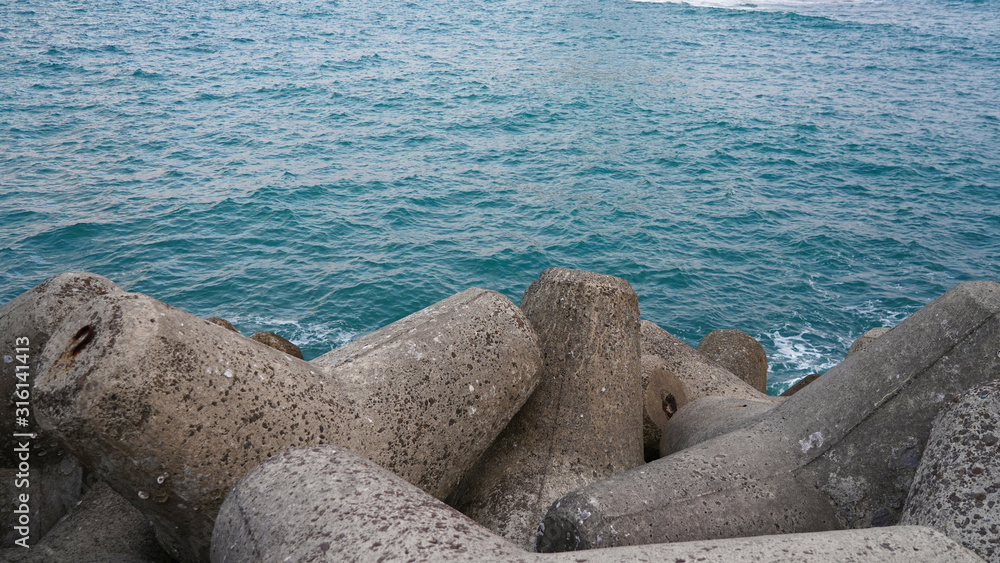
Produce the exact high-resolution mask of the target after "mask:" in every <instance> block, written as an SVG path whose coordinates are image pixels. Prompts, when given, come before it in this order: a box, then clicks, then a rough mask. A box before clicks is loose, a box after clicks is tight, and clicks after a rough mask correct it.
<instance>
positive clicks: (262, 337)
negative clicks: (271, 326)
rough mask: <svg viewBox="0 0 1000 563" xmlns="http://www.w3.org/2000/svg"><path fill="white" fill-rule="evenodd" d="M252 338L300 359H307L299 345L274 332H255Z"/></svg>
mask: <svg viewBox="0 0 1000 563" xmlns="http://www.w3.org/2000/svg"><path fill="white" fill-rule="evenodd" d="M250 340H253V341H255V342H260V343H261V344H263V345H265V346H270V347H271V348H274V349H275V350H281V351H282V352H284V353H286V354H288V355H289V356H291V357H293V358H298V359H300V360H303V359H305V358H304V357H303V356H302V350H299V347H298V346H296V345H295V344H292V343H291V342H289V341H288V340H286V339H285V338H283V337H281V336H278V335H277V334H274V333H273V332H255V333H253V334H251V335H250Z"/></svg>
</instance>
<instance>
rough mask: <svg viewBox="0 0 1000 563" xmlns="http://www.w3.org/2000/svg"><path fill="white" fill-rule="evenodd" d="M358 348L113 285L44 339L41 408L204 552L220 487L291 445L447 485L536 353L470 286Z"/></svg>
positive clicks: (501, 420)
mask: <svg viewBox="0 0 1000 563" xmlns="http://www.w3.org/2000/svg"><path fill="white" fill-rule="evenodd" d="M353 344H354V345H353V346H352V345H348V346H346V347H345V349H344V350H341V351H340V352H337V351H335V353H336V356H335V357H333V356H331V357H328V358H325V361H323V362H320V363H318V364H311V363H307V362H304V361H302V360H298V359H296V358H293V357H291V356H289V355H287V354H285V353H282V352H279V351H277V350H274V349H272V348H269V347H266V346H261V345H260V344H258V343H256V342H253V341H251V340H249V339H246V338H244V337H242V336H240V335H238V334H236V333H233V332H231V331H229V330H227V329H225V328H223V327H221V326H218V325H215V324H212V323H210V322H208V321H205V320H202V319H199V318H197V317H195V316H193V315H190V314H188V313H185V312H184V311H181V310H179V309H176V308H174V307H170V306H169V305H166V304H164V303H161V302H159V301H156V300H154V299H152V298H150V297H148V296H145V295H141V294H137V293H113V294H108V295H104V296H100V297H98V298H95V299H93V300H91V301H90V302H89V303H88V304H87V305H86V306H83V307H80V308H78V309H77V310H75V311H73V312H72V313H71V314H69V315H67V316H66V318H65V319H64V321H63V323H62V324H61V325H60V326H59V327H58V328H57V329H56V330H55V331H54V332H53V334H52V335H51V338H50V339H49V343H48V345H47V346H46V347H45V350H44V352H43V354H42V358H41V361H40V363H39V371H38V373H39V375H38V379H37V381H36V385H35V393H36V414H37V416H38V420H39V423H40V425H41V427H42V428H43V429H44V430H45V431H46V432H50V433H52V434H53V435H55V436H57V437H58V438H59V440H60V442H61V443H62V444H63V445H64V446H65V447H66V448H67V449H68V450H69V451H71V452H72V453H73V454H74V455H76V457H78V458H79V459H80V460H81V462H83V463H84V465H86V466H87V467H89V468H90V469H92V470H94V471H96V472H97V473H98V474H99V475H100V476H101V477H102V478H104V479H105V480H107V481H108V482H109V483H110V484H111V485H112V486H113V487H114V488H115V489H116V490H117V491H118V492H119V493H121V494H122V495H123V496H124V497H125V498H126V499H127V500H129V502H131V503H132V504H133V505H134V506H136V507H137V508H139V509H140V510H141V511H142V512H143V513H144V514H146V515H147V516H148V517H149V518H150V520H151V521H152V522H153V524H154V526H155V527H156V529H157V534H158V537H159V538H160V540H161V543H163V544H165V545H164V547H166V548H167V549H168V551H169V552H170V553H171V554H172V555H174V556H175V557H177V558H179V559H182V560H190V561H193V560H203V559H205V558H207V555H208V545H209V538H210V534H211V529H212V525H213V522H214V518H215V514H216V512H217V511H218V507H219V505H220V504H221V503H222V500H223V498H224V497H225V494H226V492H227V491H228V490H229V488H230V487H231V486H232V485H233V484H234V483H235V482H236V480H238V479H239V478H240V476H242V475H243V474H245V473H246V472H247V471H249V470H250V469H251V468H252V467H254V466H256V465H257V464H258V463H260V462H262V461H264V460H265V459H267V458H269V457H271V456H272V455H275V454H277V453H279V452H281V451H283V450H285V449H288V448H290V447H294V446H298V445H303V444H318V443H327V442H333V441H336V442H337V443H341V444H346V445H349V446H350V447H352V448H354V449H356V450H359V451H363V452H365V455H368V456H370V457H371V458H372V459H374V460H375V461H377V462H378V463H380V464H382V465H383V466H384V467H386V468H389V469H391V470H393V471H395V472H397V473H398V474H400V475H402V476H403V477H404V478H406V479H408V480H409V481H411V482H413V483H415V484H417V485H418V486H420V487H421V488H423V489H425V490H427V491H429V492H431V493H433V494H435V495H437V496H440V497H443V496H445V495H447V494H448V492H450V490H451V488H453V487H454V485H455V484H456V483H457V482H458V481H459V480H460V479H461V477H462V476H463V474H464V472H465V471H466V470H467V469H468V468H469V467H471V465H472V464H473V463H474V462H475V461H476V459H478V457H479V456H480V454H481V453H482V451H483V450H485V448H486V447H487V445H488V444H489V443H490V442H491V441H492V440H493V438H494V437H495V436H496V435H497V434H498V433H499V432H500V430H501V429H502V428H503V427H504V426H505V425H506V423H507V422H508V421H509V420H510V417H512V416H513V415H514V413H515V412H516V411H517V410H518V408H519V407H520V406H521V405H522V404H523V402H524V401H525V400H526V398H527V396H528V395H529V394H530V393H531V391H532V389H533V388H534V386H535V384H536V383H537V374H538V372H539V369H540V363H541V362H540V352H539V349H538V341H537V336H536V335H535V334H534V332H533V331H532V330H531V328H530V326H529V324H528V321H527V319H526V318H525V317H524V316H523V314H522V313H521V312H520V310H519V309H518V308H517V307H516V306H514V304H513V303H511V302H510V300H509V299H507V298H506V297H503V296H502V295H500V294H498V293H495V292H490V291H486V290H481V289H470V290H467V291H464V292H462V293H460V294H458V295H455V296H452V297H450V298H448V299H446V300H444V301H442V302H440V303H438V304H436V305H433V306H431V307H429V308H428V309H425V310H423V311H420V312H418V313H415V314H414V315H411V316H410V317H407V318H405V319H402V320H400V321H398V322H397V323H394V324H392V325H389V326H388V327H385V328H384V329H382V330H380V331H376V332H375V333H373V334H371V335H367V336H366V337H362V338H361V339H358V341H356V343H353ZM342 364H343V367H338V366H341V365H342Z"/></svg>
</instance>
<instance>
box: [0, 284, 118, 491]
mask: <svg viewBox="0 0 1000 563" xmlns="http://www.w3.org/2000/svg"><path fill="white" fill-rule="evenodd" d="M122 292H123V291H122V289H121V288H120V287H118V286H117V285H115V284H114V282H112V281H111V280H109V279H107V278H104V277H101V276H98V275H94V274H88V273H86V272H67V273H65V274H60V275H58V276H55V277H53V278H50V279H48V280H46V281H44V282H42V283H41V284H39V285H37V286H35V287H33V288H31V289H29V290H28V291H26V292H24V293H22V294H21V295H19V296H17V297H15V298H14V299H11V300H10V301H8V302H7V303H5V304H4V305H3V306H0V349H2V350H3V354H2V356H3V358H2V360H0V400H2V401H3V402H2V408H0V412H3V413H11V414H10V416H0V467H15V466H16V465H17V464H16V461H17V460H16V453H15V451H14V448H15V447H17V444H16V443H15V442H16V441H17V440H16V439H15V438H14V433H16V432H22V431H23V428H30V429H37V428H38V425H37V424H36V423H35V420H34V412H33V411H31V412H29V416H28V424H27V426H25V427H18V426H15V421H16V419H15V417H14V416H13V413H14V412H15V408H16V406H17V405H15V403H16V402H17V401H23V400H24V399H20V398H18V397H17V396H16V395H15V391H17V390H18V389H20V388H18V387H16V385H17V384H18V383H22V382H23V381H22V379H19V378H18V377H17V374H18V373H24V370H23V368H22V369H20V370H19V369H18V367H17V366H19V365H23V362H21V361H20V359H22V358H21V356H23V359H25V360H27V366H28V368H29V369H28V370H27V373H28V376H27V377H25V378H23V379H25V380H27V383H28V384H29V386H33V385H34V383H35V379H36V378H37V376H38V369H37V368H38V360H39V357H40V356H41V354H42V348H43V347H44V346H45V343H46V342H47V341H48V339H49V335H50V334H51V333H52V331H53V330H55V328H56V327H57V326H59V324H60V323H61V322H62V320H63V318H64V317H66V315H68V314H70V313H71V312H73V311H74V310H75V309H76V308H77V307H79V306H80V305H83V304H86V303H87V302H88V301H90V300H91V299H93V298H94V297H96V296H99V295H104V294H106V293H122ZM20 339H27V341H28V346H27V348H28V350H27V354H24V353H23V352H19V351H17V350H18V349H19V348H24V346H23V345H22V343H23V342H24V340H20ZM29 389H30V387H29ZM29 397H30V395H29ZM29 401H30V399H29ZM33 447H35V448H38V449H39V450H40V451H38V452H36V454H33V455H34V456H35V457H36V459H37V457H38V455H37V454H42V453H43V452H45V451H47V450H48V449H50V448H54V447H57V446H56V444H54V443H52V442H50V441H49V440H47V439H46V437H45V436H39V438H37V439H35V440H34V444H33ZM77 499H79V497H77ZM74 502H75V501H74Z"/></svg>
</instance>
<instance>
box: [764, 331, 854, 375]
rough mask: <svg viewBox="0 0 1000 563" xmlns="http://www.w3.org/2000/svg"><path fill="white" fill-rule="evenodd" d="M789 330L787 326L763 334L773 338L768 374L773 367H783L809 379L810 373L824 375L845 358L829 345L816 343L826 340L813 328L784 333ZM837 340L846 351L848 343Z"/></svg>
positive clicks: (840, 352)
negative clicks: (807, 376) (783, 332)
mask: <svg viewBox="0 0 1000 563" xmlns="http://www.w3.org/2000/svg"><path fill="white" fill-rule="evenodd" d="M788 328H789V327H787V326H786V327H783V328H782V329H779V330H776V331H774V332H770V333H765V334H764V336H766V337H768V338H770V339H771V342H772V343H773V348H772V349H773V350H774V352H772V353H771V355H770V357H769V358H768V371H771V369H772V367H774V366H781V368H782V369H781V370H780V371H782V372H786V373H787V372H797V373H801V374H802V376H806V375H809V374H810V373H823V372H824V371H826V370H828V369H830V368H832V367H834V366H835V365H837V364H838V363H840V361H841V360H842V359H843V351H840V350H837V349H835V348H834V347H832V346H830V345H826V346H824V345H822V344H818V343H817V342H816V341H817V340H826V339H823V338H821V337H818V336H817V335H816V334H815V333H813V332H812V329H811V328H810V327H806V328H805V329H803V330H800V331H798V332H797V333H792V334H787V333H786V334H782V331H787V330H788ZM837 340H838V341H839V342H840V344H841V346H842V347H843V349H844V350H846V344H845V343H844V342H843V341H842V340H840V339H837Z"/></svg>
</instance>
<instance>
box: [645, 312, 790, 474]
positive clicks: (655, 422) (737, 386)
mask: <svg viewBox="0 0 1000 563" xmlns="http://www.w3.org/2000/svg"><path fill="white" fill-rule="evenodd" d="M640 327H641V328H640V349H641V351H642V357H643V360H642V367H641V370H642V380H643V385H644V387H643V389H644V392H645V396H644V403H643V405H644V409H643V416H644V425H643V443H644V448H645V451H646V461H653V460H654V459H657V458H658V457H660V456H663V455H666V452H661V451H659V450H660V446H661V443H662V440H663V439H664V436H663V430H664V429H665V428H666V424H667V420H668V419H669V418H670V416H672V415H673V413H675V412H677V411H678V409H680V408H681V407H683V406H684V405H685V404H687V403H688V402H689V401H693V400H695V399H698V398H701V397H733V398H736V399H747V400H752V401H764V402H768V401H770V402H772V403H774V404H777V399H776V398H774V397H769V396H767V395H766V394H764V393H762V392H760V391H758V390H756V389H754V388H753V387H752V386H751V385H750V384H749V383H747V382H745V381H743V380H742V379H740V378H739V377H737V376H736V375H734V374H733V373H732V372H730V371H729V370H727V369H726V368H724V367H722V366H721V365H719V364H718V363H717V362H715V361H714V360H712V359H710V358H708V357H707V356H705V355H704V354H702V353H701V352H699V351H697V350H695V349H694V348H692V347H690V346H688V345H687V344H685V343H684V342H682V341H681V340H680V339H678V338H677V337H675V336H674V335H672V334H670V333H669V332H667V331H665V330H663V329H662V328H660V327H658V326H656V325H655V324H653V323H652V322H650V321H642V323H641V325H640ZM765 377H766V364H765ZM657 401H659V402H660V406H659V409H658V408H657ZM668 415H669V416H668Z"/></svg>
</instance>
